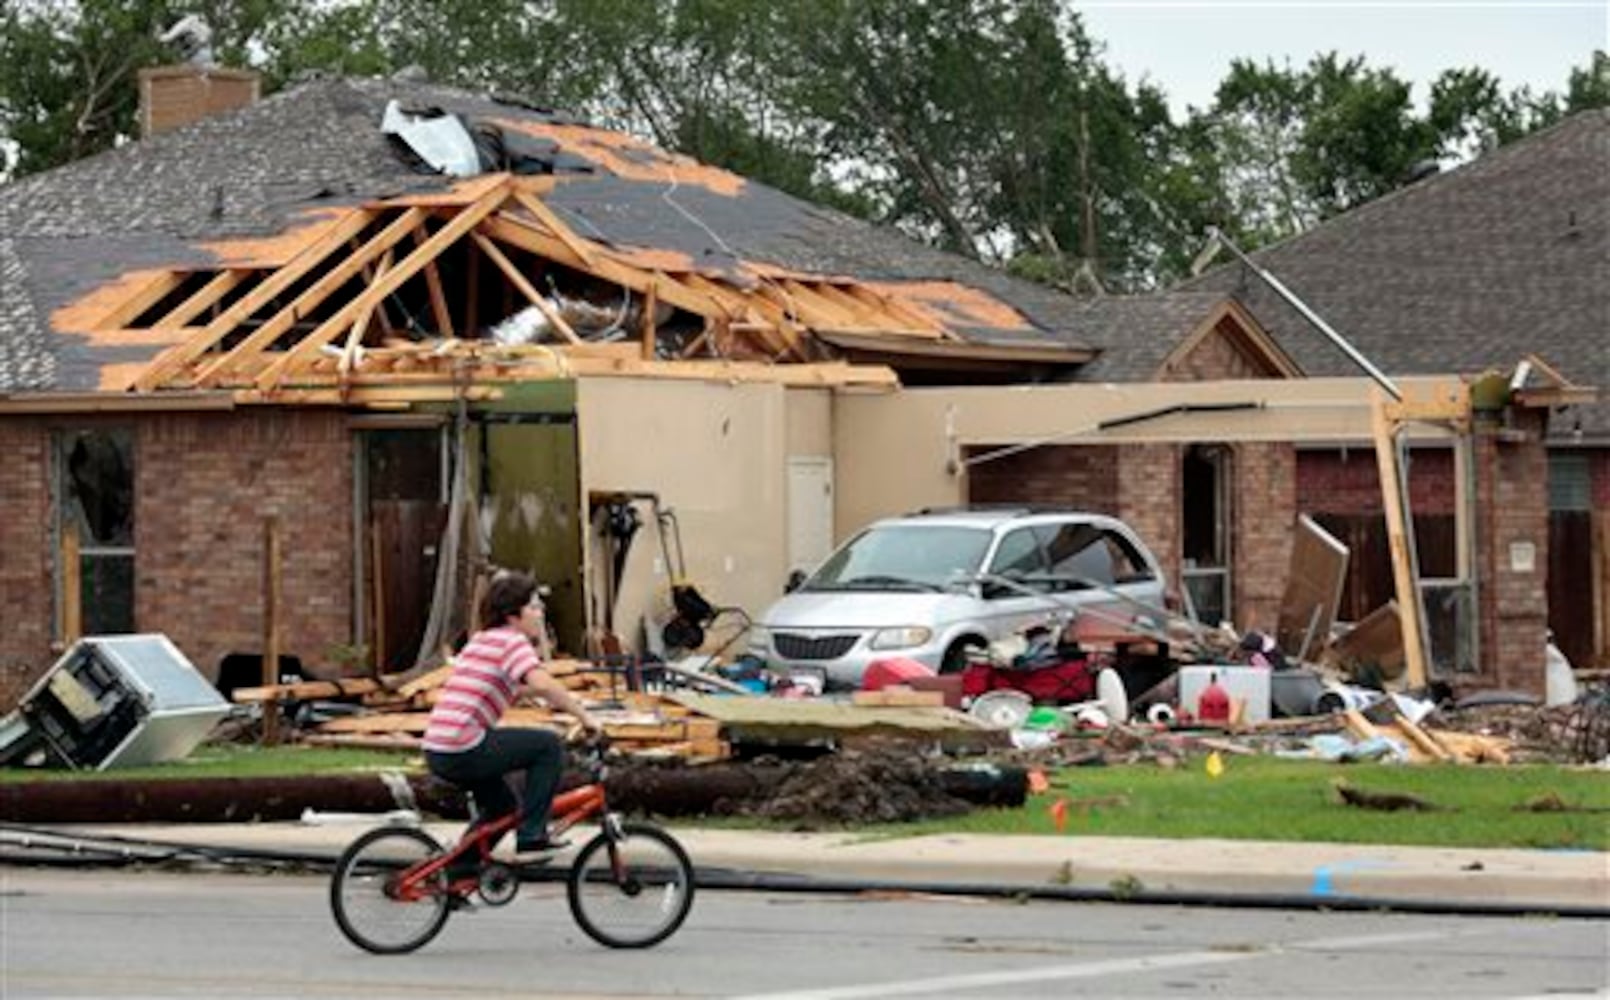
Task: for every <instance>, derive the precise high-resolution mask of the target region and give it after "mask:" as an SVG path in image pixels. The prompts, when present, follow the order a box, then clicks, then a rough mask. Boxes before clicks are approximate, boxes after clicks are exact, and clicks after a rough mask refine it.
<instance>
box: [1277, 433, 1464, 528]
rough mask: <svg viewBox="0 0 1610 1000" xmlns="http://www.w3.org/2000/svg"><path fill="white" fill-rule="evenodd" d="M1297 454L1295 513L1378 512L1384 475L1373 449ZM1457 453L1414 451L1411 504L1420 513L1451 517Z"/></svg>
mask: <svg viewBox="0 0 1610 1000" xmlns="http://www.w3.org/2000/svg"><path fill="white" fill-rule="evenodd" d="M1296 454H1297V466H1296V476H1297V498H1296V503H1297V509H1298V510H1300V511H1303V512H1304V513H1309V514H1313V513H1325V514H1380V513H1383V511H1384V508H1383V507H1382V505H1381V476H1380V472H1379V470H1378V469H1377V468H1376V463H1375V449H1374V448H1368V447H1359V448H1347V449H1338V450H1336V451H1311V450H1306V449H1305V450H1303V451H1299V452H1297V453H1296ZM1453 464H1454V463H1453V450H1452V449H1451V448H1414V449H1411V451H1410V461H1409V505H1410V508H1411V509H1412V510H1413V511H1414V512H1415V513H1416V514H1452V513H1454V512H1455V503H1454V486H1455V482H1454V471H1453Z"/></svg>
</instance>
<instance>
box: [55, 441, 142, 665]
mask: <svg viewBox="0 0 1610 1000" xmlns="http://www.w3.org/2000/svg"><path fill="white" fill-rule="evenodd" d="M56 464H57V469H58V483H57V492H56V496H57V498H58V505H57V525H58V531H59V533H60V537H61V539H62V548H63V553H64V555H65V554H66V553H70V552H71V551H72V550H73V549H74V548H76V549H77V551H78V560H77V564H76V565H67V564H65V563H64V559H62V558H59V559H58V560H57V579H58V593H59V594H60V595H61V598H62V608H63V615H62V619H63V620H62V630H63V632H64V633H65V632H67V631H76V632H77V633H78V634H81V635H113V634H117V633H123V632H133V631H134V436H133V434H132V433H131V432H130V431H129V430H127V429H98V430H74V431H66V432H63V433H61V434H60V435H59V436H58V438H57V463H56ZM75 602H76V606H75ZM75 624H76V625H77V626H78V627H77V628H76V629H74V628H73V626H74V625H75Z"/></svg>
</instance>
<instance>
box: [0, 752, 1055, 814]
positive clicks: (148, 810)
mask: <svg viewBox="0 0 1610 1000" xmlns="http://www.w3.org/2000/svg"><path fill="white" fill-rule="evenodd" d="M936 770H937V772H938V775H939V778H940V781H941V782H942V783H943V786H944V788H945V790H946V791H947V792H948V793H949V794H951V795H953V796H955V797H956V798H959V799H963V800H965V801H967V802H969V803H971V804H973V805H985V806H1020V805H1022V804H1023V802H1024V800H1025V797H1026V796H1027V793H1028V776H1027V772H1026V771H1025V770H1024V769H1023V768H1021V767H1016V766H998V765H989V766H987V767H969V766H954V767H938V768H937V769H936ZM789 773H791V769H790V767H789V766H788V765H785V764H776V765H766V764H710V765H706V766H702V767H680V766H670V767H661V766H651V765H644V766H633V767H618V768H616V769H615V770H614V771H613V772H612V773H611V774H610V778H609V795H610V804H611V805H612V806H613V807H614V808H616V809H618V810H620V811H622V812H628V813H651V814H653V815H656V816H666V817H684V816H704V815H724V814H730V813H733V812H737V811H741V809H742V808H743V807H744V806H745V805H750V804H753V803H756V802H761V801H764V800H765V799H766V798H767V797H769V796H770V795H771V794H772V793H773V792H774V791H775V790H776V789H777V787H778V785H779V784H781V782H782V780H783V779H784V777H786V776H787V775H788V774H789ZM576 780H577V779H576V778H575V777H574V776H571V777H570V778H569V779H568V780H567V781H566V783H565V784H566V785H567V786H568V785H569V784H574V783H575V781H576ZM403 808H418V809H419V810H420V811H422V812H425V813H429V814H432V815H436V816H440V817H442V818H444V819H465V818H467V817H468V815H469V813H468V809H467V807H466V805H465V802H464V796H463V795H462V793H460V792H459V791H458V790H457V789H454V788H452V787H451V786H449V785H447V784H446V783H444V782H441V781H438V780H436V779H434V778H431V777H429V776H428V775H422V774H408V775H403V774H402V773H401V772H395V773H394V774H392V775H388V776H385V777H382V776H381V775H376V774H362V775H345V774H342V775H321V776H316V777H315V776H299V777H283V778H188V779H159V780H149V781H129V780H126V779H124V780H119V779H82V780H72V781H28V782H10V783H7V784H4V785H0V815H4V816H5V818H6V820H7V821H8V822H12V823H250V822H269V821H284V820H294V819H299V818H300V817H301V816H302V814H303V812H304V811H305V810H309V809H311V810H313V811H315V812H373V813H384V812H390V811H392V810H394V809H403Z"/></svg>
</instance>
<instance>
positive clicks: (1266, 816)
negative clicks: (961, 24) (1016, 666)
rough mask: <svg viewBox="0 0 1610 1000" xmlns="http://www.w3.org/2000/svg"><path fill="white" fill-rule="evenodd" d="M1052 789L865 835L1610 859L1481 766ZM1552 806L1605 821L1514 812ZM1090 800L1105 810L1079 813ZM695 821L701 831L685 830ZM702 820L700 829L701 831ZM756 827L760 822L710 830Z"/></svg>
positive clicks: (246, 759)
mask: <svg viewBox="0 0 1610 1000" xmlns="http://www.w3.org/2000/svg"><path fill="white" fill-rule="evenodd" d="M419 766H420V760H419V757H418V755H417V754H398V753H387V752H384V751H365V750H333V749H314V748H299V747H277V748H273V749H260V748H256V747H248V746H204V747H201V748H199V749H198V750H197V751H196V752H195V753H194V754H192V755H191V756H190V757H189V758H188V759H186V760H184V761H179V762H175V763H170V764H163V765H160V766H157V767H148V768H137V769H129V770H119V771H113V772H97V771H77V772H71V771H39V770H32V769H29V770H21V769H0V782H16V781H30V780H61V779H64V778H65V779H73V778H110V777H116V778H118V779H122V780H129V781H137V780H141V779H145V778H176V777H254V776H269V775H293V774H297V775H301V774H318V773H333V772H350V771H361V770H395V769H398V768H417V767H419ZM1047 778H1048V780H1049V782H1050V786H1051V787H1050V789H1049V790H1048V791H1047V792H1046V793H1044V794H1040V795H1033V796H1030V799H1029V801H1028V803H1027V804H1026V805H1025V806H1023V807H1022V808H1020V809H980V810H976V811H974V812H973V813H971V814H969V815H966V816H962V817H959V818H955V819H948V820H942V821H934V822H928V823H913V824H899V825H891V826H880V827H857V829H858V830H859V831H861V832H865V833H869V834H871V835H874V836H901V835H909V834H918V833H936V832H954V833H963V832H965V833H991V834H1057V833H1059V831H1058V829H1057V826H1056V822H1055V820H1054V819H1053V816H1052V806H1053V804H1054V803H1055V802H1056V801H1057V800H1059V799H1066V800H1067V802H1068V808H1067V810H1066V822H1065V825H1064V827H1063V829H1062V830H1061V831H1060V832H1061V833H1062V834H1063V835H1069V836H1072V835H1079V834H1086V835H1099V836H1116V837H1124V836H1131V837H1170V838H1191V837H1222V838H1230V839H1246V840H1309V841H1320V840H1324V841H1341V842H1354V843H1380V844H1423V845H1431V846H1448V847H1545V848H1573V849H1590V850H1598V851H1610V776H1607V775H1606V774H1605V773H1604V772H1603V771H1593V770H1589V769H1586V768H1565V767H1553V766H1544V765H1524V766H1522V765H1516V766H1511V767H1475V766H1458V765H1419V766H1389V765H1380V764H1326V763H1318V762H1313V761H1289V760H1280V759H1277V758H1273V757H1226V758H1225V769H1224V772H1223V773H1222V774H1221V775H1220V776H1219V777H1217V778H1214V777H1210V776H1209V775H1208V774H1207V773H1206V771H1205V770H1204V768H1203V762H1202V760H1201V759H1197V760H1194V761H1192V762H1191V763H1190V764H1188V765H1184V766H1181V767H1176V768H1162V767H1158V766H1156V765H1154V764H1134V765H1126V766H1116V767H1079V768H1065V769H1062V770H1058V771H1053V772H1050V773H1048V774H1047ZM1339 778H1340V779H1345V780H1346V781H1348V782H1349V783H1350V784H1351V785H1353V787H1355V788H1358V789H1362V790H1364V791H1368V792H1402V793H1409V794H1413V795H1417V796H1419V797H1421V798H1423V799H1425V800H1427V801H1429V802H1432V803H1435V804H1436V805H1438V806H1441V807H1443V808H1442V810H1441V811H1438V812H1429V813H1422V812H1373V811H1369V810H1364V809H1359V808H1357V807H1353V806H1346V805H1342V804H1341V803H1340V802H1339V801H1338V799H1337V797H1336V794H1335V791H1334V790H1333V788H1332V782H1333V781H1335V780H1336V779H1339ZM1546 795H1553V796H1556V797H1557V798H1558V799H1559V800H1560V801H1562V802H1564V803H1566V804H1567V805H1570V806H1574V807H1579V808H1587V809H1597V810H1601V811H1598V812H1529V811H1525V810H1522V809H1517V808H1516V807H1518V806H1525V805H1526V804H1528V803H1530V802H1533V801H1535V800H1537V799H1539V798H1540V797H1543V796H1546ZM1081 800H1091V801H1092V802H1093V803H1094V804H1091V805H1088V806H1082V805H1081ZM678 822H681V823H687V822H690V820H687V819H680V818H679V819H678ZM693 822H697V821H693ZM713 822H716V823H717V824H718V825H741V826H746V827H751V828H754V827H756V826H759V825H761V824H758V823H757V822H755V821H751V820H744V821H737V822H735V821H730V820H728V821H713Z"/></svg>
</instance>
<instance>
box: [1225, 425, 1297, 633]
mask: <svg viewBox="0 0 1610 1000" xmlns="http://www.w3.org/2000/svg"><path fill="white" fill-rule="evenodd" d="M1233 476H1234V479H1235V487H1234V488H1235V494H1234V495H1235V500H1234V504H1235V508H1234V513H1233V517H1234V520H1235V530H1234V532H1233V543H1232V544H1233V546H1234V550H1233V552H1232V553H1231V555H1232V559H1233V563H1232V569H1233V575H1232V577H1231V580H1232V584H1231V585H1232V589H1233V594H1232V601H1231V612H1232V616H1233V617H1234V620H1235V624H1236V627H1237V628H1239V629H1240V630H1241V631H1243V632H1245V631H1248V630H1250V629H1257V630H1258V631H1260V632H1266V633H1270V634H1273V633H1274V631H1275V628H1276V626H1277V624H1278V623H1279V620H1280V598H1281V596H1282V595H1283V594H1284V593H1285V589H1286V576H1287V575H1288V574H1289V573H1290V571H1291V546H1292V538H1293V534H1294V532H1295V529H1296V523H1297V450H1296V448H1295V447H1293V446H1292V445H1290V444H1283V443H1260V444H1239V445H1236V446H1235V461H1234V464H1233Z"/></svg>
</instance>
